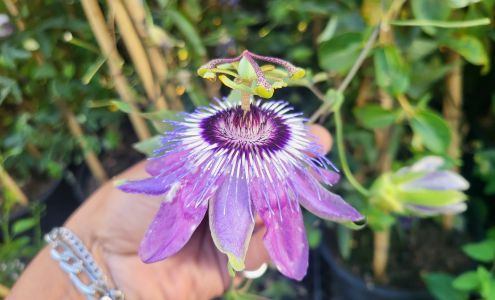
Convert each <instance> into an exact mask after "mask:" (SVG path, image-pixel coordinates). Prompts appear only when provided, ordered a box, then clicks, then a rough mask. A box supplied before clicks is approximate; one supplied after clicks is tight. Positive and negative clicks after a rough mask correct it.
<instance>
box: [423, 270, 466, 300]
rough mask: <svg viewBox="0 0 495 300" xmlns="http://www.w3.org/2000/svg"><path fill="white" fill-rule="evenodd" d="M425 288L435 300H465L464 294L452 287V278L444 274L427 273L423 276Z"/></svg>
mask: <svg viewBox="0 0 495 300" xmlns="http://www.w3.org/2000/svg"><path fill="white" fill-rule="evenodd" d="M423 280H424V282H425V283H426V287H427V288H428V290H429V291H430V293H431V294H432V295H433V297H434V298H435V299H437V300H467V299H468V294H467V293H466V292H462V291H458V290H456V289H455V288H454V287H453V286H452V282H453V281H454V278H453V277H452V276H451V275H449V274H446V273H428V274H426V275H424V276H423Z"/></svg>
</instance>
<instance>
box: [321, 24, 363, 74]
mask: <svg viewBox="0 0 495 300" xmlns="http://www.w3.org/2000/svg"><path fill="white" fill-rule="evenodd" d="M362 40H363V36H362V34H361V33H359V32H347V33H343V34H341V35H338V36H335V37H333V38H332V39H330V40H328V41H326V42H323V43H321V44H320V47H319V48H318V60H319V63H320V66H321V67H322V68H323V69H325V70H327V71H331V72H336V73H338V74H341V75H343V74H345V73H347V72H348V71H349V70H350V69H351V67H352V65H353V64H354V62H355V61H356V59H357V57H358V56H359V52H360V51H361V48H362Z"/></svg>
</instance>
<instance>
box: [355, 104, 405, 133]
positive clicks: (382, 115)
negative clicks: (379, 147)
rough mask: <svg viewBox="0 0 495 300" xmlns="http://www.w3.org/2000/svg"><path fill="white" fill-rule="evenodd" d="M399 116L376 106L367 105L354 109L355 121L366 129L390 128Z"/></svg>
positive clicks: (396, 112)
mask: <svg viewBox="0 0 495 300" xmlns="http://www.w3.org/2000/svg"><path fill="white" fill-rule="evenodd" d="M399 115H400V113H399V112H398V111H391V110H388V109H385V108H383V107H381V106H380V105H377V104H369V105H366V106H363V107H357V108H356V109H354V116H355V117H356V119H358V120H359V122H361V124H363V126H364V127H366V128H368V129H376V128H384V127H387V126H390V125H392V124H393V123H394V122H395V121H396V120H397V119H398V118H399Z"/></svg>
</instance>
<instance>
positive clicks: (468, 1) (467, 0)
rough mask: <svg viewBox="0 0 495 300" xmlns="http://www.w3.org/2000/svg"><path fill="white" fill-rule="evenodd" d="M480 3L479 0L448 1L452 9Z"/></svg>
mask: <svg viewBox="0 0 495 300" xmlns="http://www.w3.org/2000/svg"><path fill="white" fill-rule="evenodd" d="M480 1H481V0H449V5H450V7H452V8H463V7H466V6H469V5H471V4H473V3H478V2H480Z"/></svg>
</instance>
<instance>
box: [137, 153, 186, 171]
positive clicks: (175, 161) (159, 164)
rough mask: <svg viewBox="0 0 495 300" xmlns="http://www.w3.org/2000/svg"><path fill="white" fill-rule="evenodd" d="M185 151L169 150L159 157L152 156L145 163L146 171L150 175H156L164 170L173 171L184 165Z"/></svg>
mask: <svg viewBox="0 0 495 300" xmlns="http://www.w3.org/2000/svg"><path fill="white" fill-rule="evenodd" d="M185 155H186V152H185V151H179V152H171V153H167V154H165V155H163V156H160V157H153V158H150V159H149V160H148V162H147V163H146V167H145V169H146V172H148V174H150V175H151V176H158V175H160V174H163V173H165V172H173V171H174V170H176V169H177V168H179V167H182V166H183V165H184V161H183V160H184V157H185Z"/></svg>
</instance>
